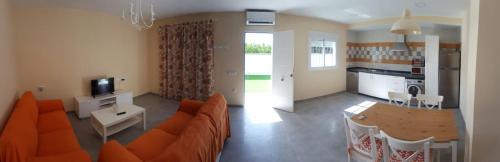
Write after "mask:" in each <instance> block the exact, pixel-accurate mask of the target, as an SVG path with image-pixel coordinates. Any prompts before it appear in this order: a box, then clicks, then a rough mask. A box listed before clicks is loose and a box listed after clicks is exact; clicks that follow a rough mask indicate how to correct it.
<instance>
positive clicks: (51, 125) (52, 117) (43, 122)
mask: <svg viewBox="0 0 500 162" xmlns="http://www.w3.org/2000/svg"><path fill="white" fill-rule="evenodd" d="M37 128H38V133H47V132H51V131H56V130H61V129H71V128H72V127H71V123H70V121H69V119H68V117H67V115H66V113H65V112H64V111H52V112H48V113H43V114H40V115H39V117H38V124H37Z"/></svg>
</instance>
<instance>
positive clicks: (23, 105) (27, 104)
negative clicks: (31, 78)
mask: <svg viewBox="0 0 500 162" xmlns="http://www.w3.org/2000/svg"><path fill="white" fill-rule="evenodd" d="M15 108H16V109H26V110H27V113H28V114H29V116H30V118H31V120H32V121H33V123H37V122H38V106H37V104H36V99H35V96H33V93H31V92H26V93H24V94H23V95H22V96H21V98H19V100H18V101H17V104H16V107H15Z"/></svg>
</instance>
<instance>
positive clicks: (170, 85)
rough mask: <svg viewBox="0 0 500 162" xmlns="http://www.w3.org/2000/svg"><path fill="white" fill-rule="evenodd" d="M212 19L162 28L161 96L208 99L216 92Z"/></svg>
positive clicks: (176, 98) (179, 98) (177, 98)
mask: <svg viewBox="0 0 500 162" xmlns="http://www.w3.org/2000/svg"><path fill="white" fill-rule="evenodd" d="M213 30H214V25H213V22H212V20H209V21H198V22H187V23H181V24H172V25H164V26H161V27H160V95H161V96H163V97H165V98H167V99H173V100H181V99H183V98H189V99H196V100H206V99H207V98H208V96H210V95H211V94H212V93H213V89H214V80H213V73H214V72H213V71H214V32H213Z"/></svg>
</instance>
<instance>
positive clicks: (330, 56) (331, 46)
mask: <svg viewBox="0 0 500 162" xmlns="http://www.w3.org/2000/svg"><path fill="white" fill-rule="evenodd" d="M326 44H328V46H325V66H335V65H336V64H337V59H336V58H337V57H336V56H337V43H336V42H325V45H326Z"/></svg>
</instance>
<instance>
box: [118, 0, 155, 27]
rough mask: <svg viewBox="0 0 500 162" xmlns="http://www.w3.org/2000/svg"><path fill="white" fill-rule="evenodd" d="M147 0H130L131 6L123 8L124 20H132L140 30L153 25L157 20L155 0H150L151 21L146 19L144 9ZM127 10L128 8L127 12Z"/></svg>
mask: <svg viewBox="0 0 500 162" xmlns="http://www.w3.org/2000/svg"><path fill="white" fill-rule="evenodd" d="M146 1H147V0H130V3H129V6H128V7H129V8H128V9H126V8H123V10H122V20H124V21H127V20H128V21H130V23H131V24H132V25H134V26H135V27H137V29H138V30H140V31H144V30H147V29H149V28H151V27H153V24H154V21H155V12H154V3H153V0H149V6H150V11H149V12H150V14H149V16H151V17H150V18H149V21H147V20H145V18H144V13H143V12H142V10H143V5H144V4H143V3H146ZM125 10H128V12H126V11H125Z"/></svg>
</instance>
